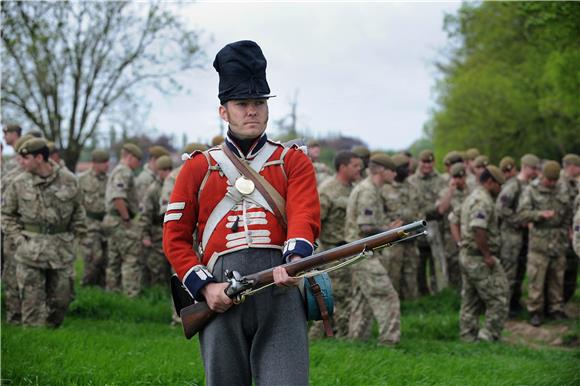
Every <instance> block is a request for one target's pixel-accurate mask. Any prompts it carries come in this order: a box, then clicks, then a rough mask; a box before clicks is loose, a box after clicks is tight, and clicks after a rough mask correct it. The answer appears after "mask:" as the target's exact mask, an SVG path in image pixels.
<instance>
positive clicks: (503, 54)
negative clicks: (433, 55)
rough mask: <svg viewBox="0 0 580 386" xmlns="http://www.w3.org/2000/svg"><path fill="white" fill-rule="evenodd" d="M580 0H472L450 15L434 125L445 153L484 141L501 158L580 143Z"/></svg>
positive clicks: (555, 155)
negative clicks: (578, 0)
mask: <svg viewBox="0 0 580 386" xmlns="http://www.w3.org/2000/svg"><path fill="white" fill-rule="evenodd" d="M578 20H580V5H579V4H578V3H566V2H537V3H534V2H483V3H475V4H474V3H464V4H463V6H462V7H461V8H460V10H459V12H458V14H457V15H448V16H447V17H446V20H445V29H446V31H447V33H448V36H449V38H450V46H449V50H448V56H447V57H446V58H444V59H443V60H441V61H439V63H437V67H438V69H439V70H440V71H441V73H442V74H443V78H442V79H441V80H440V81H439V82H438V84H437V101H438V106H437V108H436V109H435V111H434V112H433V114H432V120H431V122H430V123H429V125H430V127H432V130H433V131H432V132H433V142H434V145H435V148H436V153H437V158H439V159H441V158H442V156H443V155H444V154H445V153H447V152H448V151H450V150H453V149H466V148H469V147H478V148H479V149H480V150H482V151H483V152H484V153H486V154H488V155H489V156H490V158H491V160H492V161H493V162H499V160H500V159H501V157H502V156H504V155H511V156H513V157H520V156H521V155H523V154H525V153H529V152H534V153H536V154H537V155H538V156H541V157H544V158H552V159H560V157H561V156H562V155H564V154H566V153H567V152H572V151H576V152H577V151H578V149H579V148H580V136H579V135H578V132H580V103H578V101H579V100H580V66H578V63H580V39H578V36H580V23H578Z"/></svg>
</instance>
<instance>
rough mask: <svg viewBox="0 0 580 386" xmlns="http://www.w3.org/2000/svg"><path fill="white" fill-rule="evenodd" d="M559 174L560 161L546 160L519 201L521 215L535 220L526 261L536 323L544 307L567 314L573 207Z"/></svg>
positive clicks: (551, 313)
mask: <svg viewBox="0 0 580 386" xmlns="http://www.w3.org/2000/svg"><path fill="white" fill-rule="evenodd" d="M559 177H560V165H559V164H558V163H557V162H556V161H547V162H546V163H545V164H544V167H543V170H542V177H541V178H540V179H539V180H535V181H533V182H532V183H531V184H530V185H528V186H527V187H526V189H525V190H524V191H523V192H522V197H521V199H520V202H519V205H518V216H519V217H520V218H521V219H522V221H524V222H528V223H531V224H533V226H532V227H530V234H529V247H528V264H527V275H528V280H529V284H528V312H529V314H530V324H532V325H533V326H539V325H541V324H542V322H543V315H544V310H545V311H546V312H547V313H548V315H549V316H551V317H553V318H554V319H557V320H560V319H565V318H566V314H565V313H564V299H563V296H564V271H565V270H566V247H567V245H568V242H567V241H568V228H569V225H568V224H570V223H571V212H572V211H571V205H570V202H569V196H568V195H567V192H566V191H565V190H563V189H561V186H559V185H558V183H557V182H558V178H559ZM546 288H547V291H546V295H547V299H545V298H544V297H545V296H544V290H545V289H546Z"/></svg>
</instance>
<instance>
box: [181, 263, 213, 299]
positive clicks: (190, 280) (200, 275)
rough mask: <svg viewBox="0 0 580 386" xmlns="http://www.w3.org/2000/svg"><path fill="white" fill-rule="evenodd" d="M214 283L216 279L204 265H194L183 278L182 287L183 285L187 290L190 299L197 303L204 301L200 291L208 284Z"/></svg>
mask: <svg viewBox="0 0 580 386" xmlns="http://www.w3.org/2000/svg"><path fill="white" fill-rule="evenodd" d="M216 282H217V280H216V278H215V277H214V276H213V275H212V274H211V272H210V271H209V270H208V269H207V267H206V266H205V265H196V266H195V267H193V268H192V269H190V270H189V271H188V272H187V273H186V274H185V276H184V277H183V285H185V288H187V291H189V294H190V295H191V297H193V298H194V299H195V300H196V301H198V302H201V301H204V298H203V295H202V294H201V289H202V288H203V287H205V286H206V285H208V284H209V283H216Z"/></svg>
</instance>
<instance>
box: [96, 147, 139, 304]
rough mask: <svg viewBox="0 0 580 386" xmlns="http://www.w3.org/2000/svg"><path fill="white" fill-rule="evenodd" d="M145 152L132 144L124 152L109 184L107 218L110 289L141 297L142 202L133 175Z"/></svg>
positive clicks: (108, 288)
mask: <svg viewBox="0 0 580 386" xmlns="http://www.w3.org/2000/svg"><path fill="white" fill-rule="evenodd" d="M142 158H143V152H142V151H141V149H140V148H139V147H138V146H137V145H134V144H132V143H126V144H124V145H123V147H122V149H121V162H119V164H118V165H117V166H116V167H115V168H114V169H113V171H112V172H111V174H110V176H109V179H108V180H107V190H106V193H105V211H106V212H107V213H106V214H105V218H104V220H103V228H104V229H105V232H106V233H107V269H106V271H107V273H106V289H107V290H108V291H121V290H122V292H123V293H124V294H125V295H127V296H129V297H135V296H137V295H139V293H140V292H141V288H142V284H143V283H142V280H143V263H144V261H143V256H142V253H141V252H142V248H141V240H140V233H139V228H138V227H137V224H136V221H135V217H136V216H137V214H138V213H139V201H138V199H137V189H136V185H135V178H134V177H133V171H134V170H135V169H137V168H138V167H139V164H140V163H141V159H142Z"/></svg>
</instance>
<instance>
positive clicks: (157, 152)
mask: <svg viewBox="0 0 580 386" xmlns="http://www.w3.org/2000/svg"><path fill="white" fill-rule="evenodd" d="M148 150H149V157H151V158H159V157H161V156H163V155H170V153H169V150H167V149H166V148H164V147H163V146H159V145H155V146H151V147H150V148H149V149H148Z"/></svg>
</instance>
